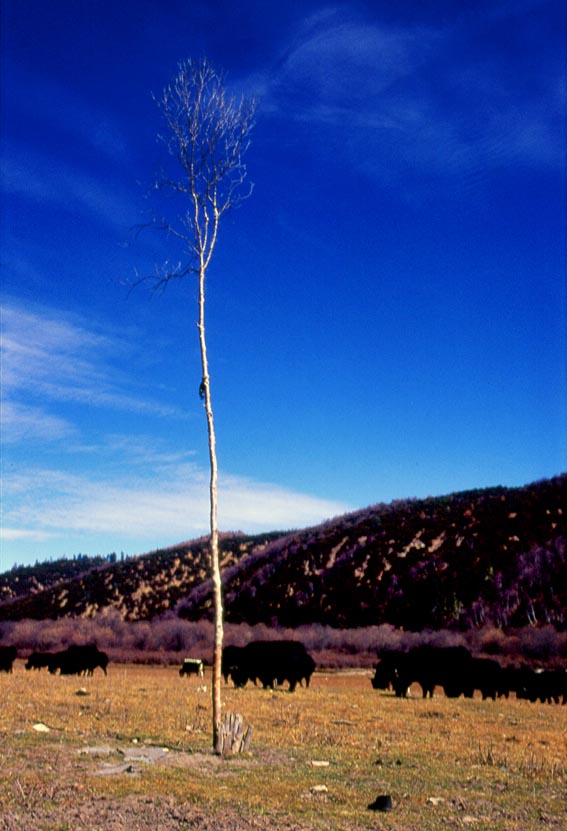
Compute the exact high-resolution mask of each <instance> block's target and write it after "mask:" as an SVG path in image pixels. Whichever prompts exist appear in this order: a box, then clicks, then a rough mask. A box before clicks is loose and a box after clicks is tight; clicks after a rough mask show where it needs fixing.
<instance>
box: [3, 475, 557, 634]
mask: <svg viewBox="0 0 567 831" xmlns="http://www.w3.org/2000/svg"><path fill="white" fill-rule="evenodd" d="M566 511H567V474H564V475H561V476H557V477H555V478H553V479H549V480H543V481H540V482H536V483H533V484H530V485H526V486H525V487H521V488H504V487H498V488H487V489H482V490H474V491H466V492H460V493H454V494H450V495H448V496H443V497H431V498H428V499H412V500H401V501H396V502H393V503H391V504H387V505H386V504H379V505H374V506H371V507H368V508H365V509H362V510H359V511H356V512H354V513H351V514H348V515H345V516H341V517H337V518H335V519H333V520H330V521H328V522H325V523H323V524H322V525H319V526H316V527H313V528H308V529H303V530H301V531H296V532H292V533H288V534H285V535H282V534H281V533H279V532H273V533H272V534H265V535H257V536H247V535H244V534H226V535H223V539H222V549H221V550H222V552H223V582H224V587H225V589H224V592H225V618H226V621H227V622H230V623H240V622H246V623H250V624H254V623H267V624H270V625H280V626H288V627H294V626H297V625H301V624H309V623H320V624H325V625H328V626H333V627H337V628H349V627H358V626H372V625H376V624H381V623H390V624H392V625H394V626H397V627H403V628H404V629H406V630H414V631H417V630H421V629H424V628H431V629H441V628H449V629H451V628H453V629H461V630H463V629H469V628H474V627H478V626H482V625H483V624H485V623H489V622H491V623H494V624H495V625H496V626H501V627H506V626H511V627H522V626H526V625H532V626H534V625H538V624H552V625H553V626H555V627H556V628H557V629H558V630H560V631H564V630H565V628H566V627H567V562H566V561H567V555H566V538H567V533H566V522H565V512H566ZM63 562H64V561H63ZM61 563H62V561H58V564H57V568H54V570H53V571H54V573H56V574H57V577H56V578H54V580H53V582H50V581H49V578H48V577H47V576H46V574H45V573H44V574H43V579H42V581H41V582H40V583H39V584H38V585H32V581H31V578H30V579H27V580H26V574H23V573H22V570H21V569H18V570H16V571H17V574H16V573H15V572H14V570H13V572H7V573H6V574H5V575H2V576H0V597H3V598H4V599H3V600H2V602H0V621H2V620H5V621H6V620H21V619H24V618H33V619H43V618H58V617H64V616H81V617H93V616H95V615H97V614H98V613H99V612H101V611H103V610H104V609H108V608H114V609H117V610H118V611H119V612H120V614H121V616H122V617H123V618H124V619H125V620H150V619H153V618H155V617H157V616H160V615H163V614H164V613H169V614H171V613H174V614H176V615H178V616H179V617H182V618H185V619H189V620H202V619H208V618H210V617H211V615H212V599H211V592H210V583H209V580H208V578H207V574H208V571H207V564H208V555H207V541H206V539H201V540H196V541H193V542H190V543H184V544H181V545H179V546H175V547H172V548H168V549H164V550H160V551H155V552H152V553H150V554H146V555H144V556H140V557H137V558H132V559H127V560H124V561H122V562H113V563H103V564H101V563H97V564H96V565H95V566H94V567H91V568H89V567H88V562H84V563H83V564H82V565H83V566H87V568H86V569H85V570H83V572H82V573H80V574H76V573H74V574H69V575H65V569H64V567H62V565H61ZM75 568H76V567H75ZM24 571H25V570H24ZM15 577H17V578H18V579H17V582H15V581H14V578H15ZM11 578H12V579H11ZM28 578H29V575H28ZM22 587H25V589H24V591H23V592H22Z"/></svg>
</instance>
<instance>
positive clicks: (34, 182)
mask: <svg viewBox="0 0 567 831" xmlns="http://www.w3.org/2000/svg"><path fill="white" fill-rule="evenodd" d="M1 178H2V187H3V190H4V191H5V193H6V194H10V195H16V196H19V197H23V198H25V199H28V200H31V201H33V202H35V203H38V204H40V205H52V206H57V207H58V208H60V209H62V210H64V211H67V212H73V213H75V214H76V215H77V214H79V215H81V214H86V215H88V216H90V217H94V218H95V219H96V220H98V221H100V222H103V223H104V224H105V225H107V226H110V227H111V228H112V229H113V230H114V231H116V232H119V233H120V236H121V238H122V237H123V236H124V235H125V234H126V232H127V230H128V229H129V228H130V227H131V226H132V219H133V217H137V216H138V215H139V207H140V206H139V204H136V202H135V200H134V199H133V198H132V196H131V195H130V194H127V193H125V192H124V191H122V192H121V188H120V185H119V184H118V183H117V180H116V177H114V178H113V179H110V178H103V177H101V176H100V175H99V174H97V175H95V174H93V173H91V172H89V171H88V169H86V168H82V167H78V166H73V165H71V164H67V163H65V162H63V161H62V159H61V158H60V157H57V158H52V157H48V156H43V155H41V154H38V153H37V152H34V151H33V150H30V149H29V148H27V149H25V150H24V149H23V148H18V149H15V148H10V147H8V148H7V149H6V152H5V154H4V158H3V159H2V161H1Z"/></svg>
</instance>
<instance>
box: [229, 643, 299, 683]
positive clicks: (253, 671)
mask: <svg viewBox="0 0 567 831" xmlns="http://www.w3.org/2000/svg"><path fill="white" fill-rule="evenodd" d="M314 671H315V661H314V660H313V658H312V657H311V655H309V653H308V652H307V650H306V649H305V647H304V646H303V644H302V643H299V641H252V642H251V643H249V644H248V645H247V646H244V647H235V646H227V647H225V648H224V650H223V660H222V672H223V675H224V678H225V680H228V678H229V677H231V678H232V680H233V682H234V685H235V686H236V687H244V686H245V685H246V683H247V682H248V681H253V682H254V683H257V682H258V681H259V682H260V683H261V684H262V686H263V687H264V688H265V689H266V688H273V687H274V686H275V685H276V684H280V685H281V684H284V683H285V682H286V681H287V682H288V683H289V691H290V692H293V691H294V690H295V688H296V687H297V685H298V684H300V683H302V682H305V685H306V686H307V687H308V686H309V683H310V681H311V676H312V675H313V672H314Z"/></svg>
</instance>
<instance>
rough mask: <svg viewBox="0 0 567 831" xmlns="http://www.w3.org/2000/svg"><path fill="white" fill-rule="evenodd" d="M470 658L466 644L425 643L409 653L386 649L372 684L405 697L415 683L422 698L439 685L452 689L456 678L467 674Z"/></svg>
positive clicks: (430, 695)
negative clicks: (390, 689)
mask: <svg viewBox="0 0 567 831" xmlns="http://www.w3.org/2000/svg"><path fill="white" fill-rule="evenodd" d="M471 661H472V656H471V654H470V652H469V651H468V649H466V648H465V647H464V646H448V647H442V646H429V645H426V646H416V647H414V648H413V649H410V650H409V651H408V652H387V653H385V654H384V655H383V657H382V660H381V661H379V662H378V664H377V666H376V670H375V674H374V678H373V679H372V686H373V687H374V689H375V690H379V689H388V688H389V687H391V688H392V689H393V690H394V692H395V694H396V696H397V697H398V698H403V697H405V696H406V695H407V692H408V690H409V687H410V686H411V684H413V683H414V682H416V683H418V684H419V685H420V687H421V690H422V695H423V698H427V696H429V697H430V698H432V697H433V691H434V689H435V687H437V686H440V687H443V688H445V689H447V688H450V689H452V688H453V685H455V683H456V679H459V678H462V677H463V675H465V674H467V672H468V668H469V665H470V662H471ZM459 694H460V693H459Z"/></svg>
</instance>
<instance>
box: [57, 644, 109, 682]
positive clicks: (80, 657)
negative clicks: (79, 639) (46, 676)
mask: <svg viewBox="0 0 567 831" xmlns="http://www.w3.org/2000/svg"><path fill="white" fill-rule="evenodd" d="M107 666H108V655H107V654H106V652H100V651H99V649H98V648H97V647H96V646H94V645H92V644H88V645H85V646H69V647H67V649H65V650H63V651H61V652H55V653H53V655H52V656H51V658H50V660H49V663H48V669H49V672H50V673H51V674H52V675H56V674H57V672H58V671H59V674H60V675H92V674H93V673H94V671H95V669H96V668H97V667H100V668H101V669H102V671H103V672H104V674H105V675H106V674H107V673H106V668H107Z"/></svg>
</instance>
